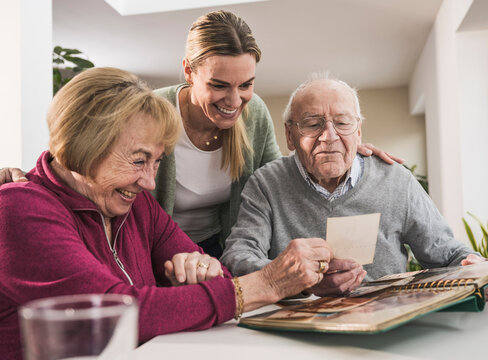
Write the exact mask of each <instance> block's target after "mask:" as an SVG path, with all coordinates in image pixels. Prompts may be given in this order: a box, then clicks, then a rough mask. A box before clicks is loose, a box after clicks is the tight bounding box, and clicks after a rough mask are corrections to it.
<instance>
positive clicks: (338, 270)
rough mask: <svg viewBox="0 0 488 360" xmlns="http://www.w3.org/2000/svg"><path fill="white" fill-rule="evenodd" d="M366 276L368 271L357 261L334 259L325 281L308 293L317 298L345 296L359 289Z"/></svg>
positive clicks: (325, 275)
mask: <svg viewBox="0 0 488 360" xmlns="http://www.w3.org/2000/svg"><path fill="white" fill-rule="evenodd" d="M365 276H366V271H365V270H364V269H363V267H362V266H361V265H360V264H359V263H357V262H356V261H354V260H350V259H333V260H332V261H331V262H330V264H329V270H328V271H327V272H326V273H325V274H324V279H323V280H322V281H321V282H320V283H319V284H317V285H315V286H313V287H312V288H310V289H308V292H310V293H313V294H314V295H317V296H327V295H338V294H339V295H340V294H344V293H347V292H349V291H352V290H354V289H355V288H357V287H358V286H359V285H360V284H361V282H362V281H363V279H364V277H365Z"/></svg>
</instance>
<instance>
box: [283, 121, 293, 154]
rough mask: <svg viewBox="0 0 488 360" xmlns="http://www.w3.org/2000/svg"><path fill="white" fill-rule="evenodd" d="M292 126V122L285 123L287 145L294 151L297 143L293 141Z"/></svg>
mask: <svg viewBox="0 0 488 360" xmlns="http://www.w3.org/2000/svg"><path fill="white" fill-rule="evenodd" d="M291 127H292V125H291V124H287V123H285V136H286V145H288V150H290V151H293V150H295V144H294V143H293V134H292V133H291Z"/></svg>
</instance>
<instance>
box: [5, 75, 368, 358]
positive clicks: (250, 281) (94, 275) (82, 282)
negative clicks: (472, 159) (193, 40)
mask: <svg viewBox="0 0 488 360" xmlns="http://www.w3.org/2000/svg"><path fill="white" fill-rule="evenodd" d="M180 121H181V120H180V119H179V116H178V114H177V113H176V111H175V109H174V107H173V106H172V105H171V104H170V103H169V102H168V101H167V100H165V99H164V98H162V97H160V96H158V95H156V94H154V93H153V92H152V91H151V90H150V89H149V88H148V87H147V86H146V85H144V84H143V83H141V82H140V81H139V80H138V79H137V78H136V77H135V76H134V75H132V74H130V73H127V72H125V71H122V70H118V69H113V68H100V69H91V70H87V71H85V72H83V73H81V74H79V75H77V76H76V77H75V78H74V79H73V80H72V81H71V82H70V83H69V84H68V85H66V86H65V87H64V88H63V89H62V90H61V91H59V92H58V94H57V95H56V96H55V98H54V100H53V102H52V104H51V107H50V110H49V113H48V126H49V132H50V142H49V151H46V152H44V153H43V154H42V155H41V156H40V157H39V160H38V162H37V165H36V167H35V168H34V169H33V170H31V171H30V172H29V173H28V174H27V175H26V176H27V178H28V180H29V181H28V182H17V183H10V184H6V185H4V186H2V187H1V188H0V354H2V357H3V358H7V359H20V358H21V351H20V350H21V348H20V341H19V329H18V321H17V311H16V309H17V307H18V306H19V305H20V304H23V303H25V302H27V301H29V300H33V299H37V298H43V297H48V296H56V295H66V294H80V293H120V294H129V295H132V296H134V297H136V298H137V299H138V301H139V304H140V324H139V336H140V341H141V342H142V341H146V340H148V339H150V338H151V337H154V336H156V335H159V334H165V333H169V332H175V331H183V330H197V329H204V328H208V327H211V326H213V325H216V324H219V323H222V322H224V321H227V320H229V319H231V318H233V317H239V316H240V315H241V314H242V312H243V311H248V310H252V309H255V308H257V307H260V306H263V305H266V304H270V303H273V302H276V301H277V300H279V299H281V298H283V297H286V296H290V295H293V294H296V293H299V292H300V291H302V290H304V289H307V288H310V287H312V286H314V285H316V284H319V285H320V284H323V286H327V287H328V288H330V289H332V290H334V289H339V288H340V287H339V285H340V284H339V283H338V281H337V280H336V279H337V278H336V277H335V276H336V275H335V274H333V273H332V274H330V275H328V274H325V273H326V271H327V270H328V264H329V263H330V261H331V260H332V258H333V255H332V252H331V251H330V249H329V248H328V247H327V245H326V243H325V241H323V240H321V239H306V240H303V241H295V242H294V243H293V244H291V245H290V246H289V248H288V249H286V250H285V251H284V252H283V254H282V255H281V256H280V257H278V258H277V259H276V260H275V261H273V262H272V263H270V264H269V265H268V266H266V267H265V268H263V269H262V270H260V271H257V272H254V273H251V274H249V275H246V276H242V277H239V278H231V276H230V274H229V272H228V270H227V269H226V268H224V267H222V266H221V265H220V263H219V262H218V261H217V260H216V259H215V258H211V257H210V256H209V255H206V254H204V253H203V252H202V251H201V249H200V248H199V247H198V246H197V245H195V244H194V243H193V242H192V241H191V240H190V239H189V238H188V236H187V235H186V234H185V233H184V232H183V231H182V230H181V229H180V228H179V227H178V226H177V225H176V224H175V223H174V222H173V221H172V219H171V218H170V216H169V215H168V214H167V213H166V212H164V211H163V210H162V209H161V207H160V206H159V204H158V203H157V202H156V200H155V199H154V197H153V196H151V194H150V193H149V191H151V190H153V189H154V188H155V182H154V177H155V175H156V172H157V171H158V166H159V163H160V161H161V158H162V156H163V153H168V152H171V151H172V148H173V146H174V144H175V142H176V140H177V138H178V135H179V127H180V125H179V124H180ZM331 268H332V267H331ZM319 269H320V271H319ZM324 274H325V275H324ZM324 276H325V277H324ZM351 276H356V277H357V281H356V283H355V285H357V284H358V283H359V282H360V281H361V279H362V276H361V274H357V271H356V270H354V271H352V270H351ZM174 285H185V286H174ZM341 290H342V289H341Z"/></svg>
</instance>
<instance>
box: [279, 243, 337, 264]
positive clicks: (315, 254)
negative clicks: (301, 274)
mask: <svg viewBox="0 0 488 360" xmlns="http://www.w3.org/2000/svg"><path fill="white" fill-rule="evenodd" d="M285 251H288V252H290V253H296V254H300V256H302V257H304V258H307V259H308V260H311V261H313V260H315V261H319V260H325V261H326V262H330V261H331V260H332V259H333V258H334V254H333V252H332V249H331V248H330V245H329V244H328V243H327V241H325V240H324V239H321V238H306V239H294V240H292V241H290V243H289V244H288V246H287V248H286V249H285ZM285 251H284V252H285Z"/></svg>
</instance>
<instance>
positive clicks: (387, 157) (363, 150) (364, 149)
mask: <svg viewBox="0 0 488 360" xmlns="http://www.w3.org/2000/svg"><path fill="white" fill-rule="evenodd" d="M357 151H358V153H360V154H361V155H364V156H371V155H376V156H378V157H379V158H380V159H381V160H383V161H384V162H385V163H387V164H390V165H391V164H393V163H395V162H397V163H399V164H403V163H404V162H405V160H404V159H402V158H399V157H398V156H394V155H391V154H390V153H387V152H386V151H383V150H381V149H378V148H377V147H376V146H374V145H373V144H369V143H368V144H361V145H358V149H357Z"/></svg>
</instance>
